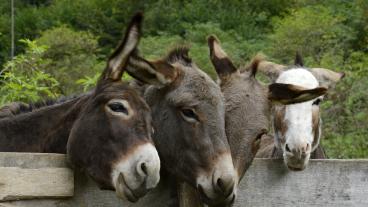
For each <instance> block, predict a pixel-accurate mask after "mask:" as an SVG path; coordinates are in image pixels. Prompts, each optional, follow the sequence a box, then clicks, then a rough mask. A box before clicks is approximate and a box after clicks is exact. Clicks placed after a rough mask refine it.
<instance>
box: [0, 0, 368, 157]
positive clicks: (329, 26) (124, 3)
mask: <svg viewBox="0 0 368 207" xmlns="http://www.w3.org/2000/svg"><path fill="white" fill-rule="evenodd" d="M15 7H16V13H15V14H16V16H15V39H16V54H17V56H16V57H15V58H14V59H12V60H11V59H10V55H9V54H10V45H11V42H10V39H11V36H10V31H11V30H10V25H11V22H10V0H3V1H1V2H0V66H1V75H0V79H1V80H0V81H1V86H0V104H4V103H6V102H10V101H25V102H28V101H37V100H39V99H42V98H46V97H57V96H59V95H70V94H73V93H78V92H81V91H83V90H88V88H89V87H90V86H91V85H93V83H94V82H95V81H96V79H97V78H98V73H99V72H100V71H101V70H102V69H103V67H104V65H105V63H104V61H105V59H106V57H107V55H108V54H109V52H110V51H111V50H112V49H113V48H114V47H115V46H116V43H117V42H118V40H119V38H120V36H121V33H122V29H123V28H125V26H126V23H127V21H129V18H130V17H131V15H132V14H133V13H134V12H136V11H138V10H141V11H144V12H145V23H144V38H143V40H142V42H141V44H140V45H141V46H140V50H141V53H143V54H144V55H145V57H148V58H155V57H160V56H162V55H163V54H165V52H166V51H167V50H168V49H170V48H172V47H174V46H175V45H177V44H188V45H190V46H191V48H192V49H191V56H192V57H193V59H194V60H195V62H197V64H198V65H199V66H200V67H201V68H202V69H203V70H204V71H206V72H207V73H209V74H210V75H211V76H212V77H214V78H215V73H214V70H213V68H212V66H211V64H210V62H209V59H208V48H207V43H206V37H207V36H208V35H209V34H215V35H217V36H218V37H219V39H220V40H221V41H222V44H223V46H224V48H225V49H226V51H227V52H228V53H229V55H230V56H231V57H232V58H233V60H234V61H235V62H236V63H237V64H239V65H243V64H246V63H247V61H249V60H250V59H251V57H252V56H254V55H255V54H257V53H259V52H261V53H263V54H265V55H266V56H268V58H269V59H271V60H273V61H276V62H279V63H284V64H289V63H291V62H292V61H293V56H294V54H295V52H296V51H301V53H302V54H303V56H304V58H305V61H306V63H307V64H306V65H309V66H319V67H325V68H331V69H333V70H336V71H344V72H346V74H347V75H346V78H345V79H344V80H343V81H342V82H340V83H339V84H338V85H337V87H336V89H335V90H333V91H331V92H329V95H328V97H327V98H326V100H325V101H324V104H323V108H324V110H323V111H324V113H323V120H324V127H323V128H324V139H323V145H324V146H325V147H326V150H327V153H328V155H329V156H330V157H331V158H363V157H365V158H367V157H368V138H367V137H368V127H367V126H368V107H367V104H368V84H367V83H368V1H366V0H351V1H350V0H325V1H317V0H274V1H269V0H259V1H252V0H237V1H235V0H234V1H232V0H231V1H220V0H203V1H189V0H175V1H168V0H145V1H143V0H17V1H15Z"/></svg>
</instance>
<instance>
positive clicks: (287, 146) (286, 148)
mask: <svg viewBox="0 0 368 207" xmlns="http://www.w3.org/2000/svg"><path fill="white" fill-rule="evenodd" d="M285 150H286V151H287V152H291V150H290V148H289V145H288V144H286V145H285Z"/></svg>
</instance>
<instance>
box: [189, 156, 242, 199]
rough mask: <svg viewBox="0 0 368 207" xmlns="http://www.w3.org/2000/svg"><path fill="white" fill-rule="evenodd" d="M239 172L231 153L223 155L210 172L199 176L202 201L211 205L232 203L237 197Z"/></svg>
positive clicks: (198, 181)
mask: <svg viewBox="0 0 368 207" xmlns="http://www.w3.org/2000/svg"><path fill="white" fill-rule="evenodd" d="M237 181H238V178H237V173H236V171H235V169H234V165H233V162H232V158H231V155H230V153H225V154H223V155H221V156H220V157H219V158H218V159H217V160H216V163H215V165H214V168H212V170H211V171H210V172H202V173H200V174H199V176H198V177H197V181H196V183H197V190H198V191H199V193H200V197H201V199H202V201H203V202H204V203H206V204H208V205H211V206H227V205H231V204H232V203H233V202H234V200H235V197H236V189H237Z"/></svg>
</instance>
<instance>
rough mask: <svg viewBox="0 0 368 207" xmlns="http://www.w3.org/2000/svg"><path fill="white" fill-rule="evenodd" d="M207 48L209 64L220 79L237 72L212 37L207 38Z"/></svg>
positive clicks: (215, 39)
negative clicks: (210, 63)
mask: <svg viewBox="0 0 368 207" xmlns="http://www.w3.org/2000/svg"><path fill="white" fill-rule="evenodd" d="M208 47H209V48H210V59H211V62H212V64H213V66H214V67H215V69H216V72H217V74H218V75H219V77H220V78H221V77H222V76H224V75H229V74H232V73H234V72H236V71H238V69H237V68H236V67H235V66H234V64H233V63H232V61H231V60H230V58H229V57H228V56H227V54H226V53H225V51H224V50H223V49H222V48H221V45H220V43H219V41H218V39H217V38H216V37H215V36H214V35H211V36H209V37H208Z"/></svg>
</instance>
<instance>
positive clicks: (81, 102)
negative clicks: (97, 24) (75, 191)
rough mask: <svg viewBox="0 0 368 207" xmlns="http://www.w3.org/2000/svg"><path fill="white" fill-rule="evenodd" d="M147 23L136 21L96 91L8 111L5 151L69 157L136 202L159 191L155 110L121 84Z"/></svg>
mask: <svg viewBox="0 0 368 207" xmlns="http://www.w3.org/2000/svg"><path fill="white" fill-rule="evenodd" d="M141 22H142V15H141V14H137V15H136V16H134V17H133V19H132V20H131V22H130V24H129V27H128V29H127V31H126V34H125V36H124V38H123V41H122V42H121V44H120V45H119V46H118V48H117V49H116V50H115V51H114V52H113V53H112V55H111V57H110V58H109V59H108V61H107V66H106V68H105V70H104V71H103V72H102V74H101V77H100V79H99V81H98V83H97V85H96V88H95V89H94V90H93V91H91V92H90V93H87V94H83V95H81V96H79V97H76V98H72V99H70V100H66V101H63V102H57V103H55V104H52V103H49V104H46V105H47V106H43V107H39V108H37V109H36V108H32V107H30V106H29V105H23V104H18V105H14V106H15V108H12V106H11V105H10V107H8V108H5V109H4V110H3V111H2V112H4V113H3V115H5V117H3V118H2V119H1V120H0V151H3V152H4V151H5V152H41V153H64V154H65V153H66V154H67V157H68V160H69V161H70V163H71V164H72V165H73V166H74V167H75V168H77V169H80V170H81V171H84V172H86V174H87V175H89V177H91V178H92V179H93V180H94V181H95V182H96V183H97V184H98V185H99V186H100V187H101V188H102V189H108V190H114V191H115V192H116V194H117V196H118V197H120V198H122V199H123V200H128V201H132V202H135V201H137V200H138V199H139V198H140V197H142V196H143V195H145V194H146V192H147V191H148V190H150V189H152V188H154V187H155V186H156V185H157V183H158V182H159V179H160V174H159V171H160V160H159V157H158V153H157V151H156V148H155V147H154V145H153V141H152V138H151V134H152V126H151V124H152V123H151V115H150V109H149V107H148V105H147V104H146V102H145V101H144V100H143V99H142V98H141V97H140V96H139V94H138V93H137V92H136V91H135V90H134V89H133V88H131V87H130V86H129V85H128V84H127V83H123V82H122V81H121V77H122V74H123V72H124V69H125V68H126V66H127V63H128V59H129V57H130V56H131V54H132V52H133V51H134V50H135V48H136V47H137V45H138V42H139V38H140V33H141ZM17 107H18V108H17ZM17 110H18V112H19V110H21V111H24V112H25V111H27V110H28V112H25V113H19V114H17V113H16V111H17Z"/></svg>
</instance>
